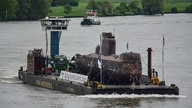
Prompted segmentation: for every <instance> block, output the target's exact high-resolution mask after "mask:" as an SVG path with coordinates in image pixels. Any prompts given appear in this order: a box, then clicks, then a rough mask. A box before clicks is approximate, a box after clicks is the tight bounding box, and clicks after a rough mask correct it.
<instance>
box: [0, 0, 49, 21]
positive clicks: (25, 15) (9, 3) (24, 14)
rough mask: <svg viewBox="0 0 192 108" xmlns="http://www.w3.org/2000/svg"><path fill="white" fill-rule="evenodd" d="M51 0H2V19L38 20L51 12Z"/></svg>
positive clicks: (0, 12) (0, 6) (0, 4)
mask: <svg viewBox="0 0 192 108" xmlns="http://www.w3.org/2000/svg"><path fill="white" fill-rule="evenodd" d="M50 4H51V0H0V20H6V14H7V19H8V20H26V19H27V20H36V19H40V18H43V17H45V16H47V14H48V13H49V12H50V7H51V5H50Z"/></svg>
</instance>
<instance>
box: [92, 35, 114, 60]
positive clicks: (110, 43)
mask: <svg viewBox="0 0 192 108" xmlns="http://www.w3.org/2000/svg"><path fill="white" fill-rule="evenodd" d="M101 42H102V43H101V46H102V51H101V54H102V55H104V56H109V55H113V54H115V52H116V40H115V36H113V35H112V33H110V32H109V33H107V32H103V33H102V36H101ZM99 50H100V46H99V45H98V46H97V47H96V51H95V52H96V54H99Z"/></svg>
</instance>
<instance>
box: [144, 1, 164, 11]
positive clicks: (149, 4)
mask: <svg viewBox="0 0 192 108" xmlns="http://www.w3.org/2000/svg"><path fill="white" fill-rule="evenodd" d="M141 4H142V7H143V13H144V14H145V15H154V14H162V15H163V14H164V13H163V8H164V5H163V4H164V1H163V0H142V3H141Z"/></svg>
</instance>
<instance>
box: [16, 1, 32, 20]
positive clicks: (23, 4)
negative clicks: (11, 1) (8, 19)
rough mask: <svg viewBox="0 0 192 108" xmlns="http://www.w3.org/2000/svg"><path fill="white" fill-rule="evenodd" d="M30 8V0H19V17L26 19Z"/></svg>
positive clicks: (19, 18)
mask: <svg viewBox="0 0 192 108" xmlns="http://www.w3.org/2000/svg"><path fill="white" fill-rule="evenodd" d="M29 8H30V0H18V11H17V19H18V20H26V19H27V18H28V16H29V15H28V12H29Z"/></svg>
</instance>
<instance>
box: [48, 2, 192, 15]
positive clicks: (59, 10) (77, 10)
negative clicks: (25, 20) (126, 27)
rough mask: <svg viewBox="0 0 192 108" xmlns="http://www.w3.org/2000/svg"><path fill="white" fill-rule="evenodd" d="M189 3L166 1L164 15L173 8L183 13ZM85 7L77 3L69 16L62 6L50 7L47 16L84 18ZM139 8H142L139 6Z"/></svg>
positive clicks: (117, 4) (83, 3)
mask: <svg viewBox="0 0 192 108" xmlns="http://www.w3.org/2000/svg"><path fill="white" fill-rule="evenodd" d="M191 1H192V0H191ZM191 1H190V0H186V1H176V2H175V1H174V2H172V1H166V2H165V3H164V13H175V12H172V11H171V9H172V8H173V7H176V8H177V12H176V13H184V10H185V8H186V7H187V6H189V5H190V4H192V2H191ZM119 4H120V2H113V8H116V7H117V6H119ZM86 6H87V2H79V5H78V6H75V7H72V11H71V13H69V14H66V13H64V6H56V7H51V12H50V13H49V14H48V15H49V16H66V17H82V16H85V11H86ZM139 7H140V8H141V7H142V6H141V5H139ZM130 15H133V14H131V13H130ZM114 16H115V15H114Z"/></svg>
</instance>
